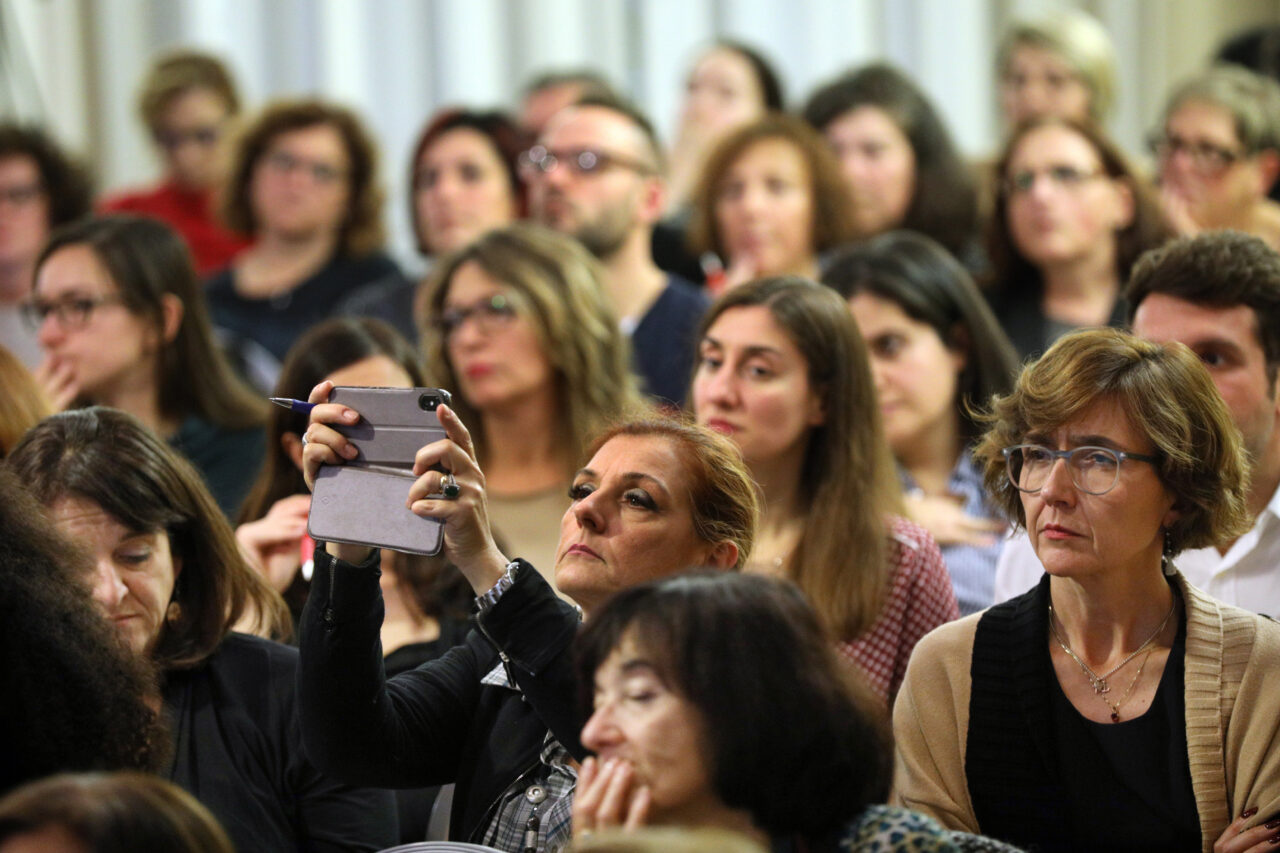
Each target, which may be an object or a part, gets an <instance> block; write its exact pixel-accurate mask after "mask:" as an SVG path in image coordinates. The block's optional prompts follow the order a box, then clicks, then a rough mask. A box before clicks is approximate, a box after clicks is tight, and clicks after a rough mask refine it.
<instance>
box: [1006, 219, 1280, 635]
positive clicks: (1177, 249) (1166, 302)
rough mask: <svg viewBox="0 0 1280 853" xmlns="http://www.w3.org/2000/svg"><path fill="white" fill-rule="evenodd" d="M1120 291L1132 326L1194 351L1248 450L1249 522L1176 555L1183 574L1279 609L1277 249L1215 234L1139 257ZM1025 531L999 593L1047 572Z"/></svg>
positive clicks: (1237, 599) (1231, 600) (1272, 611)
mask: <svg viewBox="0 0 1280 853" xmlns="http://www.w3.org/2000/svg"><path fill="white" fill-rule="evenodd" d="M1126 295H1127V297H1128V301H1129V317H1130V321H1131V323H1132V325H1133V332H1134V334H1136V335H1138V336H1140V337H1143V338H1147V339H1148V340H1152V341H1155V342H1156V343H1162V344H1163V343H1169V342H1170V341H1180V342H1181V343H1184V344H1186V345H1187V346H1188V347H1190V349H1191V351H1192V352H1193V353H1195V354H1196V355H1197V356H1199V357H1200V360H1201V361H1202V362H1204V365H1205V367H1206V368H1207V369H1208V371H1209V378H1211V379H1212V380H1213V383H1214V385H1215V386H1216V387H1217V389H1218V393H1219V394H1221V395H1222V399H1223V401H1224V402H1225V403H1226V404H1227V411H1228V412H1230V414H1231V419H1232V420H1233V421H1234V422H1235V424H1236V426H1237V427H1238V428H1239V430H1240V434H1241V437H1242V438H1243V440H1244V448H1245V452H1246V453H1247V454H1248V456H1249V460H1250V463H1251V465H1250V469H1249V481H1248V488H1249V494H1248V509H1249V514H1250V517H1251V518H1253V519H1254V524H1253V529H1252V530H1251V531H1250V532H1248V533H1246V534H1245V535H1243V536H1241V537H1240V538H1239V539H1236V540H1234V541H1233V542H1224V543H1219V544H1218V545H1217V546H1216V547H1215V546H1213V545H1210V546H1208V547H1205V548H1191V549H1188V550H1186V551H1184V552H1183V553H1182V554H1181V555H1180V556H1179V557H1178V568H1179V569H1180V570H1181V571H1182V572H1183V573H1184V574H1185V575H1186V576H1187V579H1188V580H1189V581H1191V583H1193V584H1195V585H1196V586H1197V587H1199V588H1201V589H1203V590H1204V591H1206V592H1208V593H1209V594H1210V595H1212V596H1214V597H1215V598H1217V599H1219V600H1221V601H1225V602H1227V603H1228V604H1234V605H1235V606H1237V607H1243V608H1244V609H1246V610H1252V611H1254V612H1259V613H1265V614H1269V615H1272V616H1278V615H1280V572H1277V571H1276V566H1277V564H1280V519H1278V518H1277V516H1280V423H1278V421H1280V403H1277V398H1278V394H1277V391H1278V390H1280V388H1278V387H1277V378H1276V374H1277V371H1278V370H1280V255H1277V254H1276V252H1275V251H1274V250H1272V249H1271V248H1269V247H1268V246H1267V245H1266V244H1265V243H1263V242H1262V240H1260V239H1258V238H1257V237H1252V236H1248V235H1245V234H1241V233H1239V232H1217V233H1212V234H1202V235H1200V236H1198V237H1194V238H1184V239H1182V240H1179V241H1177V242H1174V243H1171V244H1169V245H1168V246H1165V247H1164V248H1162V249H1160V250H1157V251H1155V252H1149V253H1148V254H1147V255H1145V256H1144V257H1143V258H1142V260H1141V261H1139V263H1138V265H1137V266H1136V267H1135V268H1134V271H1133V277H1132V278H1131V279H1130V281H1129V285H1128V288H1127V290H1126ZM1043 571H1044V570H1043V568H1042V567H1041V565H1040V562H1039V561H1038V560H1037V559H1036V556H1035V552H1034V551H1033V550H1032V549H1031V543H1030V541H1029V540H1028V539H1027V537H1026V535H1025V534H1020V535H1018V536H1015V537H1014V538H1013V539H1012V540H1010V542H1009V546H1008V547H1007V548H1006V551H1005V553H1003V554H1001V557H1000V563H999V566H998V569H997V575H996V596H997V598H996V600H997V601H1003V600H1004V599H1006V598H1011V597H1013V596H1014V595H1018V594H1019V593H1021V592H1024V591H1025V590H1027V589H1029V588H1030V587H1032V586H1033V585H1034V584H1035V583H1036V581H1037V580H1038V579H1039V577H1040V575H1041V574H1042V573H1043Z"/></svg>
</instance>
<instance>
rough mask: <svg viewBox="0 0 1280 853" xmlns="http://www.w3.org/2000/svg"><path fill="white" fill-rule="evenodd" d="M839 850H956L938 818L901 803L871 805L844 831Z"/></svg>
mask: <svg viewBox="0 0 1280 853" xmlns="http://www.w3.org/2000/svg"><path fill="white" fill-rule="evenodd" d="M838 849H839V850H841V851H847V853H854V851H863V850H883V851H886V853H891V851H903V853H906V851H931V850H952V849H954V848H953V846H952V842H951V838H950V835H949V833H948V832H947V830H946V829H944V828H943V827H942V825H941V824H939V823H938V822H937V821H936V820H934V819H933V818H931V817H928V816H927V815H923V814H921V813H920V812H915V811H911V810H910V809H904V808H901V807H899V806H885V805H875V806H868V807H867V808H866V809H865V810H864V811H863V812H862V814H860V815H858V817H857V818H855V819H854V820H853V821H852V822H851V823H850V824H849V825H848V826H847V827H846V828H845V830H844V832H843V833H841V838H840V842H839V847H838Z"/></svg>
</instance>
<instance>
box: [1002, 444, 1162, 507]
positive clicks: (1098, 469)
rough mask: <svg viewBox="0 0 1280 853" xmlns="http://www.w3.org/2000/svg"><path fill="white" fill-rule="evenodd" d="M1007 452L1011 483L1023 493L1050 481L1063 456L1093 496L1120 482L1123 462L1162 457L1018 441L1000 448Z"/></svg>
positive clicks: (1074, 476)
mask: <svg viewBox="0 0 1280 853" xmlns="http://www.w3.org/2000/svg"><path fill="white" fill-rule="evenodd" d="M1000 452H1001V453H1003V454H1004V459H1005V466H1006V468H1007V470H1008V473H1009V482H1010V483H1013V486H1014V488H1016V489H1017V490H1018V491H1020V492H1028V493H1030V494H1035V493H1036V492H1038V491H1040V490H1041V489H1043V488H1044V485H1045V483H1047V482H1049V473H1050V472H1051V471H1052V470H1053V466H1054V465H1055V464H1056V463H1057V461H1058V460H1059V459H1065V460H1067V470H1068V471H1070V472H1071V482H1073V483H1075V486H1076V488H1077V489H1079V490H1080V491H1082V492H1084V493H1086V494H1090V495H1105V494H1106V493H1107V492H1109V491H1111V490H1112V489H1114V488H1115V487H1116V483H1118V482H1120V463H1121V462H1123V461H1124V460H1126V459H1136V460H1137V461H1139V462H1146V463H1147V464H1149V465H1155V464H1156V463H1158V462H1159V461H1160V460H1159V458H1158V457H1155V456H1148V455H1146V454H1143V453H1129V452H1128V451H1125V450H1112V449H1111V448H1109V447H1076V448H1074V449H1072V450H1052V449H1050V448H1048V447H1045V446H1044V445H1040V444H1016V445H1014V446H1013V447H1006V448H1005V449H1004V450H1002V451H1000Z"/></svg>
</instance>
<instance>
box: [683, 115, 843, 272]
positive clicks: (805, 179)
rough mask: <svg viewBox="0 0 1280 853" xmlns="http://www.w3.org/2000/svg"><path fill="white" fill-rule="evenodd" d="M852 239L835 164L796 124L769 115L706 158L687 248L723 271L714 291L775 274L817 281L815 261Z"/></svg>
mask: <svg viewBox="0 0 1280 853" xmlns="http://www.w3.org/2000/svg"><path fill="white" fill-rule="evenodd" d="M856 234H857V220H856V217H855V214H854V210H853V206H852V204H851V202H850V200H849V194H848V193H847V192H846V191H845V187H844V178H843V177H841V174H840V164H839V162H838V161H837V160H836V158H835V155H834V154H832V153H831V150H830V149H829V148H828V146H827V144H826V142H824V141H823V139H822V137H821V136H819V135H818V133H817V131H815V130H814V129H813V128H812V127H810V126H809V125H807V124H806V123H805V122H803V121H801V120H800V119H798V118H795V117H793V116H787V115H782V114H778V115H771V116H767V117H765V118H763V119H760V120H759V121H756V122H752V123H751V124H749V125H746V126H745V127H741V128H739V129H738V130H736V131H734V132H733V133H731V134H730V135H729V136H728V137H727V138H725V139H724V140H723V141H722V142H721V143H720V144H719V145H718V146H717V147H716V148H715V149H714V150H713V151H712V153H711V155H710V156H709V157H708V160H707V164H706V167H705V168H704V169H703V173H702V180H701V182H700V183H699V185H698V191H697V195H696V198H695V210H694V214H693V219H692V221H691V222H690V230H689V242H690V246H691V247H692V248H693V249H694V251H695V252H698V253H699V254H701V253H705V252H713V253H715V254H716V255H717V256H719V258H720V260H721V261H722V263H723V264H724V265H725V266H726V267H727V269H726V270H725V272H724V275H723V276H722V277H721V278H720V279H719V280H718V281H716V280H709V281H708V286H710V287H711V288H712V290H713V291H717V292H718V291H719V290H722V289H724V288H727V287H735V286H737V285H739V284H741V283H743V282H746V281H750V280H751V279H753V278H758V277H761V276H772V275H800V276H808V277H809V278H817V277H818V266H819V255H820V254H821V253H822V252H825V251H828V250H830V249H833V248H835V247H836V246H839V245H840V244H841V243H845V242H847V241H848V240H850V239H852V238H853V237H854V236H855V235H856Z"/></svg>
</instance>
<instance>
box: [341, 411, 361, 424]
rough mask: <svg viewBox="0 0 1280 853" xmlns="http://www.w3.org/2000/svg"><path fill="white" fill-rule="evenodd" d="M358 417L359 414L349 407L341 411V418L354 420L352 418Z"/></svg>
mask: <svg viewBox="0 0 1280 853" xmlns="http://www.w3.org/2000/svg"><path fill="white" fill-rule="evenodd" d="M358 417H360V416H359V415H357V414H356V413H355V412H354V411H353V410H351V409H347V410H346V411H345V412H343V413H342V418H343V420H348V421H354V420H355V419H356V418H358Z"/></svg>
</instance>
